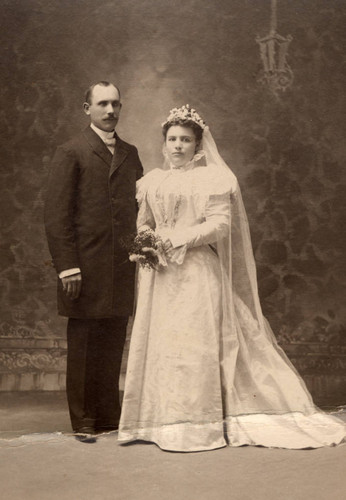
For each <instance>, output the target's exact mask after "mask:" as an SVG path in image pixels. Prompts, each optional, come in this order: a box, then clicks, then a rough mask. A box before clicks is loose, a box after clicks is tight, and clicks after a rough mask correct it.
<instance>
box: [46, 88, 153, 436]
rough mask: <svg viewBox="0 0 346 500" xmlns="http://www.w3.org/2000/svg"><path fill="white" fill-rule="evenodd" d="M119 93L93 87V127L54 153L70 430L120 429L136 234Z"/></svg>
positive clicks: (134, 161)
mask: <svg viewBox="0 0 346 500" xmlns="http://www.w3.org/2000/svg"><path fill="white" fill-rule="evenodd" d="M121 106H122V105H121V101H120V91H119V89H118V88H117V87H116V86H115V85H113V84H111V83H109V82H104V81H102V82H99V83H96V84H94V85H92V86H91V87H90V88H89V89H88V91H87V93H86V97H85V102H84V112H85V113H86V115H88V116H89V118H90V126H88V127H87V128H86V129H85V130H84V131H83V132H82V133H80V134H79V135H77V136H76V137H74V138H72V139H71V140H70V141H68V142H66V143H65V144H63V145H62V146H60V147H58V149H57V151H56V154H55V156H54V159H53V163H52V170H51V174H50V178H49V182H48V191H47V199H46V205H45V226H46V234H47V239H48V245H49V249H50V252H51V255H52V258H53V262H54V266H55V268H56V271H57V273H58V311H59V314H60V315H62V316H67V317H68V318H69V319H68V324H67V346H68V352H67V375H66V390H67V398H68V404H69V410H70V417H71V423H72V428H73V430H74V431H75V432H76V433H81V434H83V435H84V434H96V433H99V432H106V431H111V430H115V429H117V428H118V422H119V417H120V403H119V388H118V382H119V374H120V365H121V358H122V352H123V347H124V343H125V337H126V326H127V321H128V316H129V315H130V314H131V313H132V308H133V295H134V275H135V267H134V265H133V264H132V263H131V262H130V261H129V259H128V255H127V251H126V249H124V247H123V245H122V241H123V239H124V238H125V237H126V235H128V234H131V233H134V232H135V230H136V211H137V206H136V200H135V191H136V181H137V180H138V179H139V178H140V177H141V176H142V175H143V168H142V165H141V162H140V159H139V157H138V153H137V149H136V148H135V147H134V146H132V145H130V144H128V143H126V142H124V141H123V140H121V139H120V138H119V137H118V135H117V134H116V132H115V127H116V125H117V123H118V120H119V115H120V111H121Z"/></svg>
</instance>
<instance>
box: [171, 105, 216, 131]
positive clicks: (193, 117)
mask: <svg viewBox="0 0 346 500" xmlns="http://www.w3.org/2000/svg"><path fill="white" fill-rule="evenodd" d="M176 120H190V121H192V122H195V123H197V125H199V126H200V127H201V128H202V129H203V130H204V129H205V127H206V126H207V125H206V123H205V121H204V120H202V118H201V117H200V116H199V114H198V113H197V111H196V110H195V109H193V108H190V105H189V104H185V105H184V106H182V107H181V108H173V109H171V110H170V112H169V115H168V117H167V119H166V121H164V122H163V123H161V126H162V127H164V126H165V125H166V124H167V123H170V122H174V121H176Z"/></svg>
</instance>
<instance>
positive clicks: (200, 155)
mask: <svg viewBox="0 0 346 500" xmlns="http://www.w3.org/2000/svg"><path fill="white" fill-rule="evenodd" d="M203 156H205V152H204V151H203V150H199V151H197V153H196V154H195V155H194V157H193V158H192V160H190V161H188V162H187V163H185V165H182V166H181V167H176V166H175V165H173V164H172V163H170V164H169V169H170V171H171V173H174V174H175V173H183V172H187V171H189V170H192V169H193V168H194V167H195V166H196V165H197V162H198V161H199V160H200V159H201V158H203Z"/></svg>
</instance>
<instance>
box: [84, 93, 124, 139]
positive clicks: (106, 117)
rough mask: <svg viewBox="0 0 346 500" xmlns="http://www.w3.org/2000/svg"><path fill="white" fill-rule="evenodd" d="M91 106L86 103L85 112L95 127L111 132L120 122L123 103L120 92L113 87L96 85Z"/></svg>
mask: <svg viewBox="0 0 346 500" xmlns="http://www.w3.org/2000/svg"><path fill="white" fill-rule="evenodd" d="M90 100H91V104H89V103H87V102H85V103H84V111H85V113H86V114H87V115H88V116H90V120H91V123H92V124H93V125H95V127H98V128H100V129H101V130H104V131H105V132H111V131H112V130H114V128H115V126H116V124H117V123H118V120H119V115H120V110H121V103H120V96H119V92H118V91H117V89H116V88H115V87H114V86H113V85H109V86H108V87H103V86H102V85H96V86H95V87H94V88H93V91H92V95H91V99H90Z"/></svg>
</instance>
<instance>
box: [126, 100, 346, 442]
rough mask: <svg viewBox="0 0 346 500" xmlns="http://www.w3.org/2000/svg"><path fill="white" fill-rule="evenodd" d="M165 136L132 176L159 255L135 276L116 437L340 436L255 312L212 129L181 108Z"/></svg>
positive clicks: (243, 245)
mask: <svg viewBox="0 0 346 500" xmlns="http://www.w3.org/2000/svg"><path fill="white" fill-rule="evenodd" d="M163 134H164V137H165V143H164V154H165V156H166V163H167V164H168V169H155V170H152V171H151V172H149V173H148V174H147V175H146V176H145V177H144V178H142V179H141V180H139V181H138V184H137V199H138V202H139V207H140V209H139V215H138V222H137V226H138V231H139V232H141V231H143V230H146V229H148V228H151V229H154V230H155V232H156V234H158V235H159V236H160V237H161V239H162V241H163V245H164V250H165V255H164V258H163V259H161V265H160V267H159V269H157V270H154V269H151V270H148V269H141V270H140V273H139V289H138V304H137V311H136V317H135V322H134V327H133V333H132V339H131V346H130V353H129V360H128V369H127V377H126V383H125V394H124V400H123V407H122V415H121V420H120V427H119V440H120V441H121V442H129V441H133V440H145V441H151V442H154V443H156V444H157V445H158V446H160V447H161V448H162V449H164V450H172V451H199V450H210V449H215V448H220V447H223V446H226V445H230V446H241V445H245V444H253V445H263V446H274V447H283V448H306V447H312V448H317V447H320V446H326V445H332V444H337V443H340V442H341V441H342V440H343V438H344V436H345V435H346V429H345V426H344V424H343V423H342V422H341V421H339V420H338V419H336V418H334V417H332V416H328V415H325V414H323V413H322V412H320V411H319V410H318V409H317V408H316V407H315V406H314V404H313V402H312V399H311V396H310V395H309V393H308V391H307V389H306V387H305V385H304V383H303V381H302V379H301V378H300V377H299V376H298V374H297V373H296V372H295V370H294V368H293V366H292V365H291V363H290V362H289V361H288V359H287V357H286V356H285V354H284V353H283V351H282V350H281V349H280V348H279V347H278V346H277V344H276V341H275V337H274V336H273V334H272V332H271V330H270V327H269V325H268V324H267V322H266V321H265V319H264V318H263V315H262V312H261V308H260V304H259V299H258V293H257V283H256V270H255V264H254V258H253V254H252V249H251V242H250V235H249V228H248V223H247V219H246V214H245V210H244V207H243V204H242V201H241V195H240V191H239V187H238V184H237V180H236V178H235V176H234V175H233V173H232V172H231V171H230V169H229V168H228V167H227V165H226V164H225V163H224V161H223V160H222V158H221V157H220V155H219V153H218V151H217V148H216V145H215V142H214V141H213V138H212V136H211V134H210V131H209V128H208V127H207V126H206V125H205V123H204V121H203V120H202V119H201V118H200V116H199V115H198V114H197V113H196V111H195V110H193V109H191V108H190V107H189V106H188V105H186V106H183V107H182V108H179V109H177V108H175V109H173V110H172V111H171V112H170V115H169V117H168V119H167V120H166V122H165V123H164V124H163ZM202 143H203V150H202V149H201V146H202Z"/></svg>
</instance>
